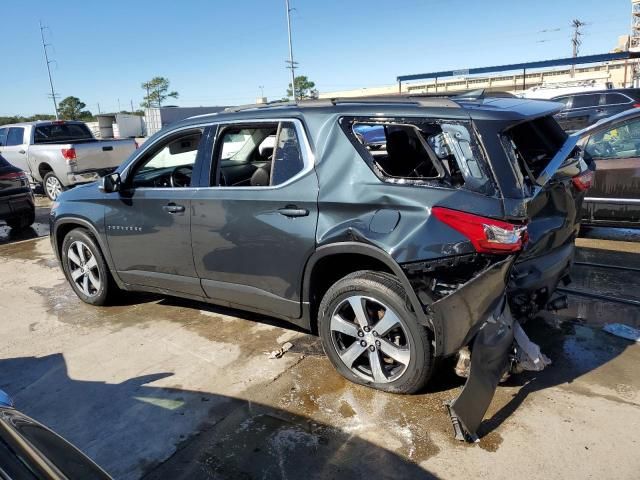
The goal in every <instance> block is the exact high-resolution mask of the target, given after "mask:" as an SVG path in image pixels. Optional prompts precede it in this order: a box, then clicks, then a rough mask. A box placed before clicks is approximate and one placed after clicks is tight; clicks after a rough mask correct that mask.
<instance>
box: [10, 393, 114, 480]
mask: <svg viewBox="0 0 640 480" xmlns="http://www.w3.org/2000/svg"><path fill="white" fill-rule="evenodd" d="M0 478H2V479H3V480H23V479H34V480H36V479H38V480H39V479H42V480H67V479H80V478H81V479H86V480H109V479H110V478H111V477H109V475H107V474H106V473H105V472H104V470H102V469H101V468H100V467H98V466H97V465H96V464H95V463H94V462H92V461H91V460H90V459H89V458H87V457H86V456H85V455H84V454H83V453H82V452H81V451H80V450H78V449H77V448H76V447H74V446H73V445H71V444H70V443H69V442H67V441H66V440H65V439H63V438H62V437H60V436H59V435H57V434H55V433H54V432H53V431H51V430H49V429H48V428H47V427H45V426H44V425H42V424H40V423H38V422H36V421H35V420H33V419H31V418H29V417H27V416H26V415H24V414H22V413H20V412H19V411H18V410H16V409H15V408H13V405H12V402H11V400H10V399H9V397H8V395H7V394H6V393H4V392H3V391H2V390H0Z"/></svg>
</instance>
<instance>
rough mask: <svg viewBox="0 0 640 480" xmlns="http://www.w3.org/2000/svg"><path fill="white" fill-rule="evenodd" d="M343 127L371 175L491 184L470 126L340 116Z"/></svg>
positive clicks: (484, 187) (481, 187)
mask: <svg viewBox="0 0 640 480" xmlns="http://www.w3.org/2000/svg"><path fill="white" fill-rule="evenodd" d="M341 124H342V127H343V130H344V131H345V133H347V135H349V136H350V138H351V139H352V142H354V143H355V144H356V146H358V147H359V148H358V150H359V152H360V153H361V155H362V156H363V157H364V159H365V160H366V161H367V163H368V164H369V166H370V167H371V168H372V169H373V171H374V173H376V175H377V176H378V177H379V178H380V179H382V180H384V181H386V182H391V183H413V184H420V183H425V184H431V185H439V186H443V187H463V186H464V187H465V188H468V189H471V190H476V191H481V192H483V193H490V191H492V189H493V184H492V182H491V181H490V180H489V178H490V177H489V175H488V174H487V171H488V168H487V166H486V164H485V161H484V158H483V157H482V154H481V152H480V149H479V148H478V145H477V143H476V141H475V138H474V135H473V133H472V129H471V126H470V125H468V124H465V122H451V123H446V122H442V121H429V120H426V119H423V120H421V119H418V120H416V119H409V120H406V121H402V120H401V119H398V120H397V121H393V120H390V121H384V122H383V121H380V120H378V121H372V120H369V121H366V120H365V119H343V121H342V122H341Z"/></svg>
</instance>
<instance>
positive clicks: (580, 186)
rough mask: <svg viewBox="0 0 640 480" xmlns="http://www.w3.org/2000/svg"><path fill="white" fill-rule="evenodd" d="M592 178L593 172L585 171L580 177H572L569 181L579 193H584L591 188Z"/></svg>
mask: <svg viewBox="0 0 640 480" xmlns="http://www.w3.org/2000/svg"><path fill="white" fill-rule="evenodd" d="M594 177H595V174H594V173H593V170H587V171H586V172H582V173H581V174H580V175H576V176H575V177H573V178H572V179H571V181H572V182H573V185H574V186H575V187H576V189H577V190H578V191H579V192H584V191H585V190H589V189H590V188H591V185H593V179H594Z"/></svg>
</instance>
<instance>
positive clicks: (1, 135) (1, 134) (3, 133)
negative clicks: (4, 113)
mask: <svg viewBox="0 0 640 480" xmlns="http://www.w3.org/2000/svg"><path fill="white" fill-rule="evenodd" d="M8 130H9V129H8V128H0V145H6V144H7V133H8Z"/></svg>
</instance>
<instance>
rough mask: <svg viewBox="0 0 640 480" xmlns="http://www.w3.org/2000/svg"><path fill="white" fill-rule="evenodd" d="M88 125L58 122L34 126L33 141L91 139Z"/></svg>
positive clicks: (51, 141)
mask: <svg viewBox="0 0 640 480" xmlns="http://www.w3.org/2000/svg"><path fill="white" fill-rule="evenodd" d="M92 139H93V135H91V131H90V130H89V127H87V126H86V125H85V124H81V123H60V124H51V125H42V126H39V127H36V131H35V133H34V137H33V141H34V143H54V142H72V141H76V140H92Z"/></svg>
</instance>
